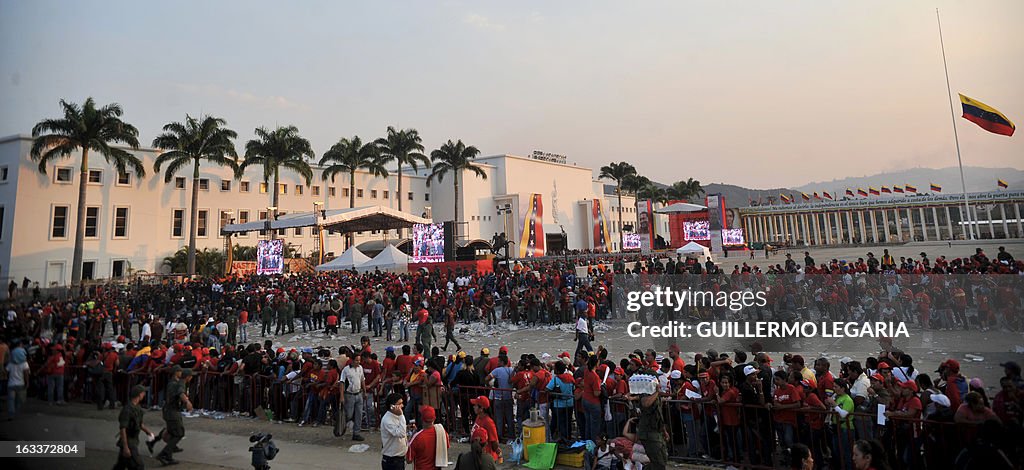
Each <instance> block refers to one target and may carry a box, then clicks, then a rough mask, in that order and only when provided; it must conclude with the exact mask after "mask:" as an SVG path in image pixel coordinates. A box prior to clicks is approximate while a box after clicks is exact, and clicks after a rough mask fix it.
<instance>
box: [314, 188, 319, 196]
mask: <svg viewBox="0 0 1024 470" xmlns="http://www.w3.org/2000/svg"><path fill="white" fill-rule="evenodd" d="M313 196H314V197H319V196H320V186H313Z"/></svg>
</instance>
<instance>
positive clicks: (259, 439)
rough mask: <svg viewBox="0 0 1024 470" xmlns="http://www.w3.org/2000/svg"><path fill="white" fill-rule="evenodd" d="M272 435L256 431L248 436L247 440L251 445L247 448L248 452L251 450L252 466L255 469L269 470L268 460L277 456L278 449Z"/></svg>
mask: <svg viewBox="0 0 1024 470" xmlns="http://www.w3.org/2000/svg"><path fill="white" fill-rule="evenodd" d="M273 437H274V436H273V435H271V434H269V433H262V432H261V433H257V434H253V435H252V436H249V442H252V443H253V445H252V447H250V448H249V452H252V468H254V469H256V470H270V464H269V463H268V462H270V461H271V460H274V457H277V452H278V451H279V449H278V448H277V446H276V445H274V441H272V440H271V439H273Z"/></svg>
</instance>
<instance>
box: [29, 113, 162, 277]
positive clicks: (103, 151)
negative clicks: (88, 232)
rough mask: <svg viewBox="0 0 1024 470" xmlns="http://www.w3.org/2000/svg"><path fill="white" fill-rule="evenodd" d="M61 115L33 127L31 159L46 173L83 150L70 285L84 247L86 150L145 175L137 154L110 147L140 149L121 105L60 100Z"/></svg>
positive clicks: (79, 270) (77, 274) (121, 170)
mask: <svg viewBox="0 0 1024 470" xmlns="http://www.w3.org/2000/svg"><path fill="white" fill-rule="evenodd" d="M60 105H61V107H63V108H64V117H62V118H57V119H44V120H42V121H39V123H37V124H36V125H35V126H33V127H32V137H33V138H34V139H35V140H33V142H32V152H31V154H30V155H31V158H32V161H34V162H38V163H39V172H40V173H43V174H46V167H47V166H49V165H50V164H51V163H53V162H56V161H59V160H63V159H65V158H68V157H70V156H71V154H72V152H75V151H77V150H78V149H81V150H82V167H81V169H80V170H79V175H78V215H77V217H78V219H77V221H76V224H75V250H74V254H73V256H72V261H71V285H72V286H77V285H78V284H80V283H81V281H82V254H83V250H84V247H85V200H86V189H87V188H88V185H87V183H88V180H89V151H90V150H92V151H95V152H99V153H100V155H103V158H104V159H106V161H107V163H108V164H110V165H112V166H113V167H114V168H115V169H116V170H117V172H118V173H119V174H121V173H127V172H128V170H129V168H130V169H131V170H132V171H133V172H134V173H135V175H136V176H137V177H138V178H142V177H144V176H145V175H146V169H145V168H144V167H143V166H142V161H141V160H139V158H138V157H136V156H135V155H132V154H131V153H128V152H127V151H126V150H124V149H120V148H116V147H111V146H110V144H111V143H121V144H125V145H127V146H129V147H131V148H133V149H137V148H139V138H138V136H139V131H138V129H136V128H135V126H133V125H131V124H128V123H127V122H124V121H122V120H121V115H122V114H123V113H124V111H123V110H122V109H121V105H119V104H117V103H111V104H108V105H106V106H103V107H101V108H97V107H96V102H94V101H93V99H92V98H91V97H90V98H86V100H85V103H83V104H82V106H79V105H78V104H75V103H68V102H66V101H64V100H60Z"/></svg>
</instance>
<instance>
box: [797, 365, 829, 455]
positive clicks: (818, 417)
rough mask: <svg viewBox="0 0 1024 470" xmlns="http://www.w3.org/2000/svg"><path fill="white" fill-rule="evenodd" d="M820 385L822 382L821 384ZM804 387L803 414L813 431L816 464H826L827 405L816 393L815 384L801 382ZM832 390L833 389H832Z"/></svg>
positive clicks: (811, 437)
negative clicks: (824, 454)
mask: <svg viewBox="0 0 1024 470" xmlns="http://www.w3.org/2000/svg"><path fill="white" fill-rule="evenodd" d="M819 384H820V382H819ZM800 385H801V386H802V387H803V391H804V393H803V395H804V396H803V405H804V406H803V408H801V412H802V414H803V418H804V422H805V423H807V427H808V428H810V430H811V436H810V441H809V442H810V444H811V452H812V453H813V457H814V461H815V462H824V461H825V460H824V457H823V453H824V452H823V451H824V446H825V445H827V444H826V442H828V441H826V440H825V414H826V412H825V410H826V408H825V403H824V402H822V401H821V398H819V397H818V394H816V393H814V384H812V383H811V381H810V380H803V381H801V382H800ZM830 390H831V389H830Z"/></svg>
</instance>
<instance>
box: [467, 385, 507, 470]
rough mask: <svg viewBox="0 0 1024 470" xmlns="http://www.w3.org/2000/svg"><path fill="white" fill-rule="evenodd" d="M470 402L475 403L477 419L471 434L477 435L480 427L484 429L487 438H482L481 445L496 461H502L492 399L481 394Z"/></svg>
mask: <svg viewBox="0 0 1024 470" xmlns="http://www.w3.org/2000/svg"><path fill="white" fill-rule="evenodd" d="M469 403H470V404H471V405H473V412H474V413H476V421H474V422H473V429H472V431H470V435H472V436H477V433H478V429H483V430H484V431H485V432H486V433H487V436H486V439H484V438H481V440H480V445H482V446H483V448H484V452H487V453H488V454H490V455H491V457H492V458H494V461H495V462H496V463H501V447H499V446H498V427H497V426H495V425H494V418H492V417H491V400H489V399H488V398H487V397H485V396H479V397H476V398H474V399H472V400H469Z"/></svg>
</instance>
